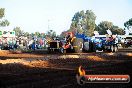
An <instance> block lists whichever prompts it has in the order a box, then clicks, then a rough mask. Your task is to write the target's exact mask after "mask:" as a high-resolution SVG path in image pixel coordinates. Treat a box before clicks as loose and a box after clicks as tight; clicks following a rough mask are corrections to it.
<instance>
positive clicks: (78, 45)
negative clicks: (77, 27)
mask: <svg viewBox="0 0 132 88" xmlns="http://www.w3.org/2000/svg"><path fill="white" fill-rule="evenodd" d="M93 50H94V44H93V42H92V39H91V37H87V36H86V35H85V34H79V33H75V34H74V33H73V32H68V33H67V35H66V43H65V44H64V45H63V46H62V48H61V53H66V52H75V53H81V52H84V51H93Z"/></svg>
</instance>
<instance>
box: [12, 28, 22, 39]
mask: <svg viewBox="0 0 132 88" xmlns="http://www.w3.org/2000/svg"><path fill="white" fill-rule="evenodd" d="M13 31H15V34H16V36H17V37H21V36H24V31H23V30H21V29H20V27H15V28H14V29H13Z"/></svg>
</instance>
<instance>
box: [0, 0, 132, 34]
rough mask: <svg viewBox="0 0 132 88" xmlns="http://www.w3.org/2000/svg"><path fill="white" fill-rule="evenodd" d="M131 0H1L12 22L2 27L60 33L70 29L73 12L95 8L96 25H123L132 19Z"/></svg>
mask: <svg viewBox="0 0 132 88" xmlns="http://www.w3.org/2000/svg"><path fill="white" fill-rule="evenodd" d="M131 4H132V0H0V8H5V17H4V18H3V19H8V20H9V22H10V25H9V26H8V27H0V29H7V30H12V29H13V28H14V27H17V26H18V27H20V28H21V29H22V30H24V31H25V32H29V33H32V32H36V31H37V32H42V33H46V32H47V31H48V30H54V31H56V33H57V34H60V33H61V32H62V31H65V30H68V29H69V28H70V24H71V19H72V17H73V16H74V14H75V13H76V12H78V11H81V10H84V11H86V10H92V11H93V12H94V13H95V15H96V16H97V18H96V24H99V23H100V22H101V21H111V22H113V24H114V25H117V26H119V27H121V28H124V22H126V21H128V20H129V19H130V18H132V5H131Z"/></svg>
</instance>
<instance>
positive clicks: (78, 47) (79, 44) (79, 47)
mask: <svg viewBox="0 0 132 88" xmlns="http://www.w3.org/2000/svg"><path fill="white" fill-rule="evenodd" d="M73 48H74V51H75V53H81V52H82V51H83V39H82V38H75V39H74V41H73Z"/></svg>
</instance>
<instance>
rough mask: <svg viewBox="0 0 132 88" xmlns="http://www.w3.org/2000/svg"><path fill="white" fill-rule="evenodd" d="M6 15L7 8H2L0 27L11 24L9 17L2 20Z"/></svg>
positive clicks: (0, 11)
mask: <svg viewBox="0 0 132 88" xmlns="http://www.w3.org/2000/svg"><path fill="white" fill-rule="evenodd" d="M4 16H5V9H4V8H0V27H5V26H9V24H10V22H9V21H8V20H7V19H4V20H2V18H3V17H4Z"/></svg>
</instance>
